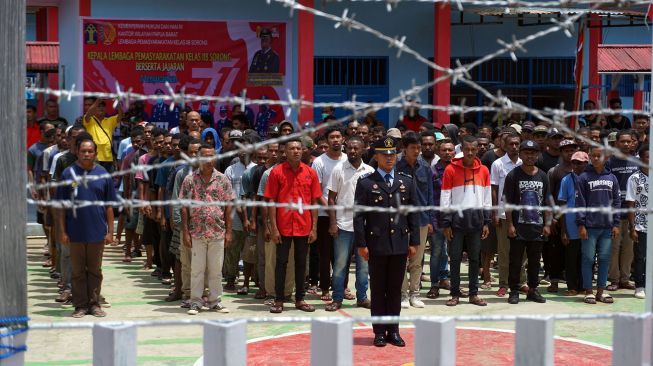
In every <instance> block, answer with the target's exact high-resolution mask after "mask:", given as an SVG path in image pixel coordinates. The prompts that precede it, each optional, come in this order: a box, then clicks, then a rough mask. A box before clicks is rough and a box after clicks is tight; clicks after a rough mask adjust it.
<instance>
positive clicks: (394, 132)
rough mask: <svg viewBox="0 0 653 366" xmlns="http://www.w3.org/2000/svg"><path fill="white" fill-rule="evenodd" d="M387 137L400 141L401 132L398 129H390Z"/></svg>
mask: <svg viewBox="0 0 653 366" xmlns="http://www.w3.org/2000/svg"><path fill="white" fill-rule="evenodd" d="M386 135H387V136H390V137H394V138H396V139H400V138H401V131H399V129H398V128H394V127H393V128H389V129H388V132H386Z"/></svg>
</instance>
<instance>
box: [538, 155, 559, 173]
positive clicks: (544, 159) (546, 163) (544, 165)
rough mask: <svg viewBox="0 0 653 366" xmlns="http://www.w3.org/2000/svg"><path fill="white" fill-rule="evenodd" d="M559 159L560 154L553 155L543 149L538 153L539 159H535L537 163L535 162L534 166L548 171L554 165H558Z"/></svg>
mask: <svg viewBox="0 0 653 366" xmlns="http://www.w3.org/2000/svg"><path fill="white" fill-rule="evenodd" d="M559 161H560V156H553V155H551V154H549V152H548V151H544V152H542V153H541V154H540V157H539V159H537V163H535V166H537V167H538V168H540V169H541V170H543V171H545V172H548V171H549V170H551V168H553V167H554V166H556V165H558V163H559Z"/></svg>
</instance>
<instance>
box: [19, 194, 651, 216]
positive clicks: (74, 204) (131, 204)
mask: <svg viewBox="0 0 653 366" xmlns="http://www.w3.org/2000/svg"><path fill="white" fill-rule="evenodd" d="M397 197H398V196H397ZM397 200H398V201H399V198H397ZM27 202H28V203H30V204H34V205H39V206H42V207H52V208H62V209H71V208H72V209H81V208H84V207H91V206H104V207H122V208H125V209H134V208H144V207H148V206H150V207H151V206H156V207H163V206H177V207H188V208H197V207H227V206H233V207H248V208H250V207H264V208H271V207H274V208H285V209H288V210H295V211H298V212H299V213H300V214H301V213H303V212H305V211H309V210H317V209H325V210H336V211H341V212H354V213H356V212H358V213H366V212H375V213H389V214H397V215H408V214H410V213H416V212H418V213H422V212H427V213H428V212H429V211H433V212H441V213H457V214H459V215H460V216H464V214H465V211H468V210H486V211H500V210H514V211H517V210H528V211H540V212H551V213H552V214H554V215H555V216H556V217H559V216H560V215H563V214H568V213H579V212H585V213H600V214H606V215H611V214H619V215H621V214H627V213H630V212H633V213H653V209H648V208H646V207H637V208H635V207H633V208H625V207H624V208H612V207H611V206H604V207H567V206H558V205H550V206H547V205H542V206H536V205H514V204H508V203H506V204H501V205H495V206H489V207H478V206H476V205H458V204H454V205H450V206H447V207H443V206H440V205H424V206H419V205H404V204H401V203H400V202H398V203H397V207H378V206H365V205H357V204H354V205H328V206H324V205H320V204H310V203H303V202H301V201H298V202H269V201H259V200H252V199H235V200H232V201H211V202H207V201H199V200H189V199H175V200H172V199H170V200H152V201H149V200H140V199H122V198H121V199H119V200H115V201H101V200H96V201H91V200H75V199H72V200H59V199H54V200H34V199H31V198H28V199H27Z"/></svg>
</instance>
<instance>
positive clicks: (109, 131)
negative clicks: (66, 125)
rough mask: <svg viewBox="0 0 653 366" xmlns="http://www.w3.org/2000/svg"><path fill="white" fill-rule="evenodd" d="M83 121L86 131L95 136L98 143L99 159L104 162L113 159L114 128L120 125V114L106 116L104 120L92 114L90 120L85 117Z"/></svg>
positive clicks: (94, 139)
mask: <svg viewBox="0 0 653 366" xmlns="http://www.w3.org/2000/svg"><path fill="white" fill-rule="evenodd" d="M83 121H84V128H85V129H86V132H88V133H89V134H90V135H91V136H92V137H93V141H94V142H95V144H96V145H97V160H98V161H102V162H111V161H113V154H112V153H111V142H112V141H113V130H114V129H115V128H116V126H118V116H113V117H109V118H104V119H102V121H98V119H97V118H96V117H95V116H91V117H90V120H87V119H86V118H84V119H83ZM102 130H104V131H102ZM105 132H106V133H105Z"/></svg>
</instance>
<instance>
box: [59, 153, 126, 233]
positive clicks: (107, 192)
mask: <svg viewBox="0 0 653 366" xmlns="http://www.w3.org/2000/svg"><path fill="white" fill-rule="evenodd" d="M73 172H74V173H75V175H76V176H78V177H80V176H83V175H84V174H87V175H101V174H106V173H107V171H106V170H105V169H104V168H103V167H102V166H100V165H97V164H96V165H95V167H93V169H91V170H90V171H85V170H84V169H82V167H80V166H79V165H78V164H73V165H71V166H70V167H68V168H66V169H65V170H64V171H63V173H62V174H61V180H68V179H73ZM56 197H57V199H58V200H73V202H74V201H105V202H108V201H115V200H116V191H115V188H114V187H113V181H112V180H111V179H110V178H104V179H98V180H93V181H89V182H88V183H87V185H86V187H85V186H84V185H83V184H78V185H76V186H75V187H73V186H72V185H66V186H61V187H58V188H57V195H56ZM106 210H107V207H106V206H86V207H81V208H77V209H75V213H74V214H73V209H72V208H69V209H66V234H67V235H68V238H69V239H70V241H71V242H73V243H98V242H103V241H104V237H105V236H106V235H107V216H106ZM112 224H113V223H112Z"/></svg>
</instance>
